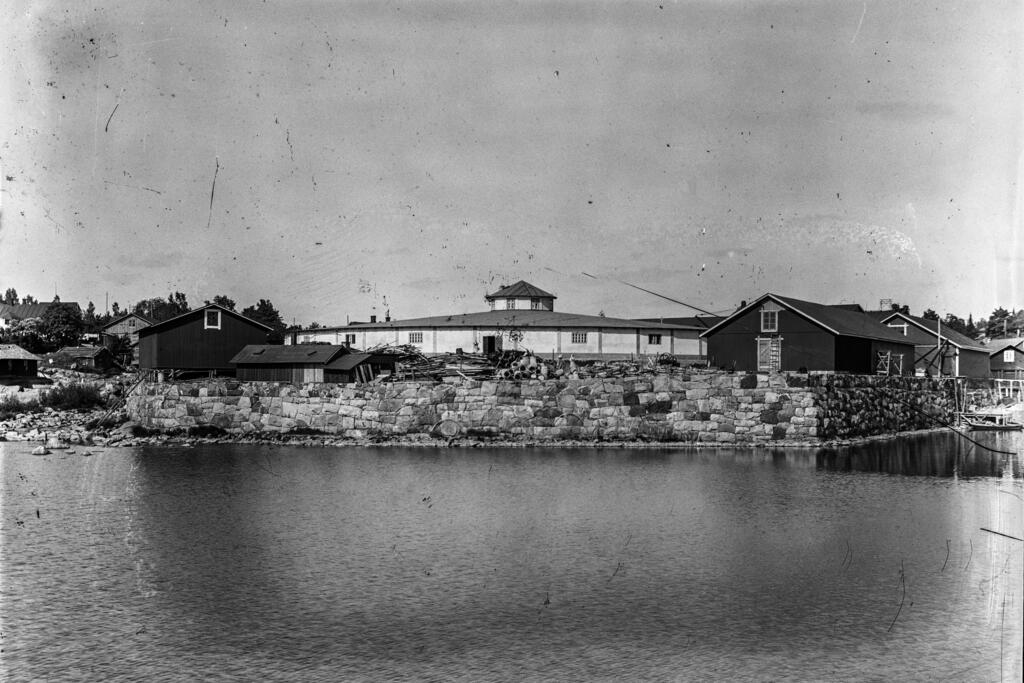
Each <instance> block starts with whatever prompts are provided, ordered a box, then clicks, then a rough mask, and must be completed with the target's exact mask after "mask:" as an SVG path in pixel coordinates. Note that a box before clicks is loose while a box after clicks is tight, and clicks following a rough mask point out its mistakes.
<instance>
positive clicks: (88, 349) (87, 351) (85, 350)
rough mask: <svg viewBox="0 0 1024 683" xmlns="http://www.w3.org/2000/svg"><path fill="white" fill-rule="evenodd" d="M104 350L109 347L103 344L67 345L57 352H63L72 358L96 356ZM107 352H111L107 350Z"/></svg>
mask: <svg viewBox="0 0 1024 683" xmlns="http://www.w3.org/2000/svg"><path fill="white" fill-rule="evenodd" d="M104 351H107V349H106V348H105V347H103V346H65V347H64V348H63V349H61V350H60V351H58V352H57V353H62V354H64V355H65V356H71V357H72V358H95V357H96V356H98V355H100V354H101V353H103V352H104ZM107 353H110V352H109V351H107Z"/></svg>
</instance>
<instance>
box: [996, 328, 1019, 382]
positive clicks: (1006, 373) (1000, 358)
mask: <svg viewBox="0 0 1024 683" xmlns="http://www.w3.org/2000/svg"><path fill="white" fill-rule="evenodd" d="M989 370H990V371H991V372H992V376H993V377H995V378H996V379H1021V380H1024V338H1020V337H1017V338H1015V339H993V340H992V345H991V347H990V351H989Z"/></svg>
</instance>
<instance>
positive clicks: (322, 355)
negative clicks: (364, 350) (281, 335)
mask: <svg viewBox="0 0 1024 683" xmlns="http://www.w3.org/2000/svg"><path fill="white" fill-rule="evenodd" d="M348 351H349V349H348V347H346V346H338V345H334V344H295V345H291V346H282V345H280V344H248V345H246V346H245V347H244V348H243V349H242V350H241V351H239V352H238V353H237V354H235V357H234V358H232V359H231V361H230V362H231V363H234V364H235V365H239V364H242V363H246V364H253V365H274V364H282V365H295V364H322V363H327V362H330V361H331V360H333V359H334V358H335V356H338V355H339V354H345V353H347V352H348Z"/></svg>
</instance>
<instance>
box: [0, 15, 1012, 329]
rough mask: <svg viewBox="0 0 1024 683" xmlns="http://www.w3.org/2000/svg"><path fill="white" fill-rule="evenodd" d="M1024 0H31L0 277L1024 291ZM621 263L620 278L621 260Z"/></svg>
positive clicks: (437, 297) (605, 309) (716, 300)
mask: <svg viewBox="0 0 1024 683" xmlns="http://www.w3.org/2000/svg"><path fill="white" fill-rule="evenodd" d="M1022 19H1024V4H1022V3H1020V2H1018V1H1016V0H1014V1H1007V2H1001V1H999V0H993V1H986V2H967V3H961V2H949V1H945V0H944V1H943V2H928V3H925V2H894V1H890V0H886V1H885V2H866V3H862V2H842V3H840V2H818V1H793V2H768V1H764V2H758V1H750V2H734V1H731V0H716V1H713V2H698V1H695V2H671V1H669V0H655V1H653V2H607V3H602V2H558V1H553V2H496V3H491V2H429V1H421V2H413V3H403V2H366V3H360V2H329V1H320V2H302V1H300V0H296V1H294V2H263V3H256V2H246V3H239V2H234V1H232V2H202V3H181V2H169V1H164V0H159V1H158V0H129V1H126V2H105V3H90V2H76V3H64V2H19V1H18V0H13V1H8V2H5V3H3V7H2V8H0V95H2V96H0V289H3V290H5V289H6V288H8V287H14V288H16V289H17V291H18V293H19V294H21V295H25V294H31V295H33V296H35V297H36V298H38V299H40V300H50V299H52V297H53V294H54V293H55V292H56V293H57V294H59V296H60V297H61V299H63V300H65V301H71V300H73V301H78V302H80V303H81V304H82V305H83V306H84V305H85V303H86V302H87V301H93V302H95V304H96V307H97V309H98V310H100V311H102V310H104V308H105V306H106V305H107V302H109V303H111V304H112V303H113V302H115V301H117V302H119V303H120V304H121V307H122V308H124V307H125V306H126V305H128V304H130V303H133V302H135V301H138V300H140V299H144V298H150V297H156V296H163V297H166V296H167V295H168V294H169V293H170V292H172V291H182V292H184V293H185V294H186V295H187V296H188V299H189V302H190V303H192V304H193V305H196V304H201V303H202V302H203V301H204V300H207V299H212V298H213V296H215V295H218V294H223V295H227V296H229V297H231V298H232V299H234V300H235V301H236V302H237V303H238V305H239V308H241V307H244V306H247V305H250V304H253V303H255V302H256V301H257V300H258V299H261V298H265V299H270V300H271V301H272V302H273V303H274V304H275V306H276V307H277V308H278V310H279V311H280V312H281V314H282V316H283V317H284V318H285V320H286V321H287V322H289V323H291V322H297V323H299V324H308V323H310V322H313V321H316V322H319V323H320V324H325V325H330V324H344V323H345V322H346V321H347V320H349V319H351V320H366V319H368V317H369V316H370V315H372V314H377V315H382V314H383V313H385V312H390V314H391V315H392V317H395V318H412V317H419V316H425V315H440V314H445V313H461V312H472V311H479V310H485V309H486V304H485V302H484V299H483V297H484V295H485V294H487V293H489V292H493V291H495V290H497V289H498V288H499V287H500V286H502V285H503V284H510V283H512V282H515V281H517V280H520V279H525V280H527V281H528V282H531V283H533V284H534V285H536V286H538V287H540V288H542V289H544V290H546V291H549V292H551V293H553V294H555V295H557V296H558V300H557V301H556V310H562V311H570V312H576V313H585V314H597V313H604V314H606V315H608V316H612V317H625V318H630V317H651V316H684V315H692V314H693V313H694V312H695V311H694V310H693V309H692V308H687V307H685V306H681V305H679V304H676V303H672V302H670V301H668V300H666V299H662V298H659V297H656V296H653V295H651V294H648V293H645V292H642V291H640V290H639V289H637V288H635V287H630V286H628V284H632V285H636V286H638V287H643V288H644V289H648V290H651V291H654V292H658V293H660V294H663V295H665V296H668V297H670V298H672V299H677V300H679V301H682V302H685V303H687V304H690V305H692V306H695V307H697V308H700V309H703V310H706V311H712V312H728V311H731V310H733V309H734V308H735V307H736V306H738V305H739V304H740V302H741V301H744V300H750V299H753V298H756V297H758V296H760V295H761V294H764V293H765V292H773V293H776V294H781V295H784V296H791V297H795V298H800V299H807V300H811V301H817V302H821V303H859V304H861V305H863V306H865V307H866V308H878V307H879V302H880V301H882V300H884V299H891V300H893V301H895V302H898V303H902V304H907V305H909V306H910V308H911V312H913V313H920V312H921V311H923V310H924V309H926V308H932V309H934V310H936V311H938V312H939V313H955V314H956V315H959V316H961V317H964V318H966V317H967V315H968V314H972V315H974V316H975V317H976V318H977V317H978V316H987V315H989V314H990V313H991V312H992V310H993V309H994V308H995V307H996V306H1003V307H1006V308H1008V309H1019V308H1021V307H1024V275H1022V273H1024V244H1022V238H1021V233H1022V230H1021V222H1022V213H1024V201H1022V197H1024V195H1022V191H1021V187H1020V182H1019V181H1020V179H1021V178H1022V177H1024V151H1022V121H1024V116H1022V102H1024V98H1022V97H1021V75H1022V59H1021V46H1022V45H1024V36H1022V28H1024V21H1022ZM626 283H628V284H626Z"/></svg>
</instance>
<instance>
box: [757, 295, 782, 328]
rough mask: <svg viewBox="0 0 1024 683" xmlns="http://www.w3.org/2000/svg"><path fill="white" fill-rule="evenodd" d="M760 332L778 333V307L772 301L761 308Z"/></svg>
mask: <svg viewBox="0 0 1024 683" xmlns="http://www.w3.org/2000/svg"><path fill="white" fill-rule="evenodd" d="M761 331H762V332H778V331H779V305H778V304H776V303H775V302H773V301H769V302H767V303H766V304H765V305H764V306H762V307H761Z"/></svg>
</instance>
